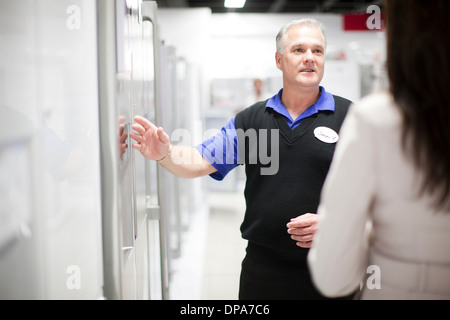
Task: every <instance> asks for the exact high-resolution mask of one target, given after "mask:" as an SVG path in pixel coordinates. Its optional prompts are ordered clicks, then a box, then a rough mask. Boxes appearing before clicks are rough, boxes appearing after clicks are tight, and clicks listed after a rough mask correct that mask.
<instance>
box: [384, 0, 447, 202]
mask: <svg viewBox="0 0 450 320" xmlns="http://www.w3.org/2000/svg"><path fill="white" fill-rule="evenodd" d="M384 8H385V9H386V17H387V19H386V22H387V69H388V76H389V84H390V91H391V93H392V95H393V98H394V101H395V103H396V105H397V106H398V108H399V109H400V112H401V114H402V117H403V135H402V143H403V148H404V151H405V152H406V154H407V155H408V156H410V157H411V158H412V160H413V162H414V164H415V165H416V167H417V168H418V170H420V171H421V172H424V177H425V178H424V181H423V184H422V185H421V192H422V194H424V193H428V194H430V195H433V197H434V199H436V202H435V206H436V208H438V209H441V208H443V209H447V210H449V209H450V46H449V44H450V27H449V26H450V1H448V0H432V1H424V0H385V2H384Z"/></svg>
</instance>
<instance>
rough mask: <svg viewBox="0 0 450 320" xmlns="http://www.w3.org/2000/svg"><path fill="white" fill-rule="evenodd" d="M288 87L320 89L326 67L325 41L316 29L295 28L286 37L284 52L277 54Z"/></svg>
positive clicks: (278, 65) (278, 63)
mask: <svg viewBox="0 0 450 320" xmlns="http://www.w3.org/2000/svg"><path fill="white" fill-rule="evenodd" d="M275 58H276V63H277V67H278V69H280V70H281V71H283V80H284V84H285V86H286V85H294V86H301V87H318V86H319V84H320V82H321V81H322V78H323V73H324V66H325V39H324V38H323V36H322V33H321V32H320V31H319V30H317V29H316V28H314V27H309V26H301V25H299V26H293V27H291V28H289V30H288V31H287V33H286V35H285V40H284V52H283V53H282V54H280V53H278V52H277V53H276V57H275Z"/></svg>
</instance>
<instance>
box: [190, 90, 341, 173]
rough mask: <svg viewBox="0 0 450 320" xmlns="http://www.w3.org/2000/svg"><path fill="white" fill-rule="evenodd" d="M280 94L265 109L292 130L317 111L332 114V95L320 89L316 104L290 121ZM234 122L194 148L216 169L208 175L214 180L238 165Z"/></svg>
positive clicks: (231, 121) (280, 92) (270, 100)
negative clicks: (273, 112) (276, 114)
mask: <svg viewBox="0 0 450 320" xmlns="http://www.w3.org/2000/svg"><path fill="white" fill-rule="evenodd" d="M282 92H283V89H281V90H280V91H279V92H278V94H276V95H274V96H273V97H272V98H270V99H269V100H268V101H267V104H266V108H271V109H273V110H274V111H275V112H277V113H279V114H281V115H283V116H284V118H285V119H286V122H287V124H288V125H289V127H290V128H291V129H292V130H293V129H295V128H296V127H297V126H298V125H300V123H301V122H302V121H303V120H304V119H305V118H308V117H310V116H312V115H313V114H316V113H318V112H319V111H324V110H327V111H333V112H334V108H335V102H334V98H333V95H332V94H331V93H329V92H327V91H325V89H324V88H323V87H320V97H319V99H318V100H317V101H316V103H314V104H313V105H312V106H310V107H309V108H308V109H306V110H305V111H303V113H302V114H300V115H299V116H298V117H297V119H292V117H291V115H290V114H289V112H288V111H287V109H286V107H285V106H284V105H283V103H282V102H281V94H282ZM234 120H235V117H233V118H232V119H231V120H230V121H229V122H228V123H227V124H226V125H225V126H223V127H222V129H221V130H220V132H219V133H218V134H217V135H215V136H214V137H211V138H210V139H207V140H205V141H203V143H201V144H199V145H197V146H195V148H196V149H197V150H198V151H199V152H200V153H201V155H202V156H203V157H204V158H205V159H206V160H207V161H208V162H209V163H210V164H211V165H212V166H213V167H214V168H216V169H217V172H214V173H212V174H211V175H210V176H211V177H212V178H213V179H215V180H219V181H220V180H223V179H224V178H225V176H226V175H227V174H228V173H229V172H230V171H231V170H233V169H234V168H236V167H237V166H238V165H240V162H239V148H238V138H237V132H236V125H235V122H234Z"/></svg>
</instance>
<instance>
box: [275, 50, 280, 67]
mask: <svg viewBox="0 0 450 320" xmlns="http://www.w3.org/2000/svg"><path fill="white" fill-rule="evenodd" d="M281 56H282V55H281V53H279V52H278V51H277V52H275V63H276V65H277V68H278V69H280V70H281Z"/></svg>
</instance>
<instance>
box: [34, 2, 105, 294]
mask: <svg viewBox="0 0 450 320" xmlns="http://www.w3.org/2000/svg"><path fill="white" fill-rule="evenodd" d="M34 6H35V21H36V29H35V30H36V34H37V36H36V44H37V48H36V51H37V57H36V65H37V75H36V81H37V89H38V90H37V92H38V95H37V102H38V106H39V113H40V115H41V117H42V119H41V120H42V122H41V123H42V134H43V138H42V140H43V141H42V145H43V150H42V161H43V163H44V166H45V168H44V172H43V180H42V189H41V190H39V192H42V199H44V200H43V215H42V219H43V221H44V224H43V234H44V241H43V244H44V248H45V249H44V251H45V253H44V254H45V272H46V278H45V279H46V282H47V286H48V288H47V289H46V291H47V295H48V297H47V298H49V299H66V298H67V299H76V298H83V299H86V298H91V299H95V298H98V297H101V296H102V292H101V287H102V271H101V270H102V268H101V265H102V259H101V227H100V221H101V216H100V214H101V206H100V199H101V196H100V167H99V161H98V159H99V138H98V131H99V128H98V121H99V119H98V93H97V51H96V11H95V3H93V2H92V1H89V0H79V1H69V0H63V1H54V0H39V1H36V2H35V4H34Z"/></svg>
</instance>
